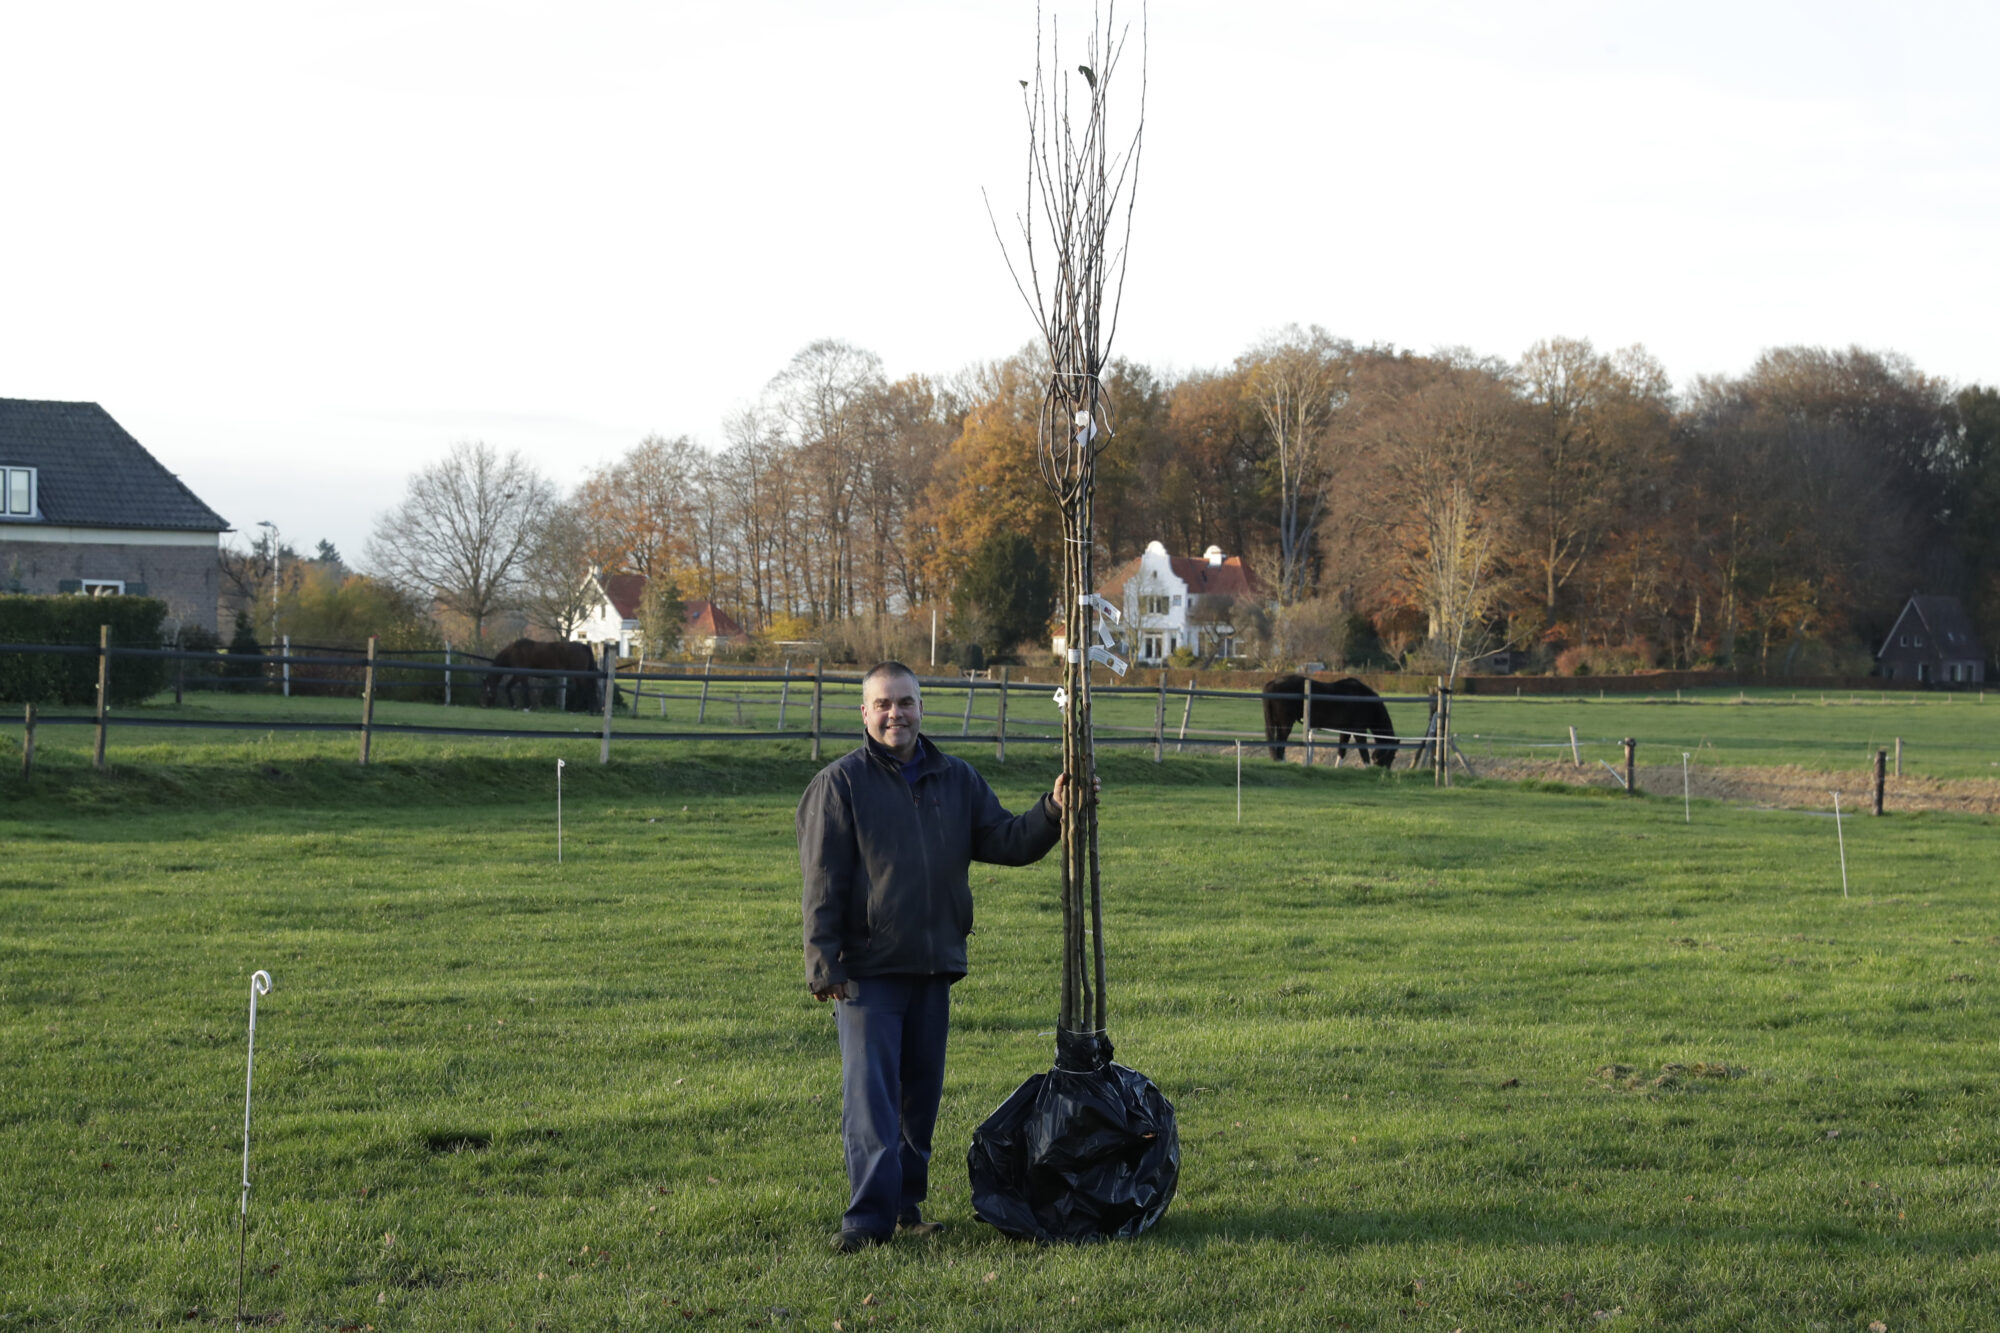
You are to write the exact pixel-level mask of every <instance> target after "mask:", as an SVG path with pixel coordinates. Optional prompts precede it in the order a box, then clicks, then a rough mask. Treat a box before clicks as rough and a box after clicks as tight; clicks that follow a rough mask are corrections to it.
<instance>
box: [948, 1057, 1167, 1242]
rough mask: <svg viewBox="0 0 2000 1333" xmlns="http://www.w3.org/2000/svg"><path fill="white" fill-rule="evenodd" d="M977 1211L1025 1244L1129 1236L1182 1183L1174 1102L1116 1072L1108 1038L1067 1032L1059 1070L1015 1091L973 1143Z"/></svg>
mask: <svg viewBox="0 0 2000 1333" xmlns="http://www.w3.org/2000/svg"><path fill="white" fill-rule="evenodd" d="M966 1167H967V1169H968V1171H969V1172H970V1174H971V1177H972V1211H973V1213H974V1214H975V1215H977V1216H978V1218H979V1220H980V1221H982V1222H987V1223H990V1224H991V1225H993V1226H995V1227H998V1228H999V1229H1000V1230H1001V1231H1003V1232H1005V1233H1006V1234H1007V1235H1009V1236H1014V1237H1017V1238H1019V1239H1021V1240H1040V1241H1071V1242H1075V1241H1091V1240H1104V1239H1108V1238H1112V1237H1121V1238H1130V1237H1133V1236H1136V1235H1138V1234H1139V1233H1140V1232H1142V1231H1144V1230H1145V1229H1146V1228H1147V1227H1150V1226H1152V1225H1153V1223H1155V1222H1157V1221H1159V1220H1160V1218H1161V1216H1162V1215H1164V1214H1165V1213H1166V1211H1167V1205H1168V1204H1169V1203H1172V1202H1173V1198H1174V1189H1175V1187H1176V1186H1177V1185H1178V1184H1179V1183H1180V1174H1181V1141H1180V1131H1179V1130H1178V1129H1177V1128H1176V1126H1175V1124H1174V1108H1173V1104H1172V1103H1171V1102H1169V1101H1168V1100H1167V1099H1166V1097H1165V1096H1163V1095H1162V1094H1161V1092H1160V1090H1159V1089H1158V1088H1156V1087H1154V1086H1153V1083H1152V1080H1151V1079H1148V1078H1147V1077H1146V1076H1145V1075H1144V1074H1141V1073H1139V1072H1138V1071H1137V1070H1134V1069H1127V1068H1126V1067H1125V1066H1124V1065H1121V1064H1115V1063H1113V1062H1112V1059H1111V1042H1110V1041H1109V1040H1108V1039H1106V1038H1105V1037H1104V1036H1103V1035H1102V1034H1094V1033H1093V1034H1081V1033H1072V1032H1063V1033H1059V1034H1058V1035H1057V1039H1056V1067H1055V1068H1054V1069H1052V1070H1050V1071H1049V1072H1048V1073H1046V1074H1036V1075H1035V1076H1034V1077H1032V1078H1030V1079H1029V1080H1028V1081H1027V1082H1026V1083H1023V1084H1022V1085H1021V1086H1020V1087H1018V1088H1016V1089H1015V1090H1014V1093H1013V1095H1012V1096H1010V1097H1009V1098H1007V1100H1006V1101H1004V1102H1002V1103H1001V1104H1000V1108H999V1109H998V1110H996V1111H995V1112H994V1113H993V1114H992V1115H990V1116H988V1117H987V1118H986V1123H985V1124H983V1125H981V1126H980V1127H979V1128H978V1129H977V1130H976V1131H974V1133H973V1135H972V1151H971V1152H970V1153H968V1154H967V1156H966Z"/></svg>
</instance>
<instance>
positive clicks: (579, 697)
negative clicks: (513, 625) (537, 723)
mask: <svg viewBox="0 0 2000 1333" xmlns="http://www.w3.org/2000/svg"><path fill="white" fill-rule="evenodd" d="M493 665H494V666H496V667H505V668H507V670H505V671H493V672H489V673H488V674H487V677H486V683H485V684H484V685H483V686H481V687H480V692H479V702H480V703H481V705H483V706H484V707H487V708H491V707H492V706H493V705H494V703H496V702H497V701H498V700H499V698H500V696H501V695H502V694H505V695H506V697H507V706H508V707H509V708H522V709H526V708H530V707H533V706H534V705H535V704H536V703H537V702H538V701H539V700H540V698H541V693H542V686H543V684H544V682H546V683H549V684H555V683H557V678H555V677H551V676H524V675H518V674H514V673H517V672H522V671H568V672H570V673H572V674H571V675H570V677H569V686H570V690H569V706H570V708H571V710H573V711H580V712H585V713H594V712H596V711H597V707H598V704H599V703H600V702H601V701H602V700H601V696H600V695H599V694H598V674H599V673H598V667H597V662H596V660H595V659H594V658H593V657H592V656H591V652H590V645H588V644H583V643H571V642H568V641H566V640H565V641H561V642H553V643H552V642H549V641H546V640H543V639H516V640H514V642H512V643H510V644H508V645H507V646H506V647H505V648H502V649H501V650H500V651H499V652H497V653H495V654H494V655H493Z"/></svg>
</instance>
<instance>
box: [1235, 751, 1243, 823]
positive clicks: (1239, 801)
mask: <svg viewBox="0 0 2000 1333" xmlns="http://www.w3.org/2000/svg"><path fill="white" fill-rule="evenodd" d="M1236 822H1237V823H1239V824H1241V823H1242V822H1243V742H1242V741H1238V742H1236Z"/></svg>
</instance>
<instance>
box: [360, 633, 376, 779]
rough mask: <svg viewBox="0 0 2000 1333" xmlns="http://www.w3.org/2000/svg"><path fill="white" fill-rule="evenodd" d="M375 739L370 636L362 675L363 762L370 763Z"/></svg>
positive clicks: (373, 647) (373, 660)
mask: <svg viewBox="0 0 2000 1333" xmlns="http://www.w3.org/2000/svg"><path fill="white" fill-rule="evenodd" d="M374 739H375V636H374V635H373V634H371V635H369V636H368V665H367V666H366V667H364V668H362V675H361V762H362V764H363V765H366V764H367V762H368V749H369V746H370V744H371V743H372V742H373V741H374Z"/></svg>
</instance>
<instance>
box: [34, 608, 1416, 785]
mask: <svg viewBox="0 0 2000 1333" xmlns="http://www.w3.org/2000/svg"><path fill="white" fill-rule="evenodd" d="M292 647H293V645H291V644H289V642H288V643H287V644H286V645H285V651H282V652H279V653H260V654H257V655H254V656H253V655H251V654H247V653H246V654H240V655H234V654H228V653H221V652H196V651H190V650H187V649H181V648H140V647H128V646H120V645H116V644H112V643H110V642H109V641H108V633H107V634H106V635H105V636H103V639H102V641H100V642H99V643H98V644H96V645H86V644H18V643H4V644H0V655H3V654H17V655H34V654H45V655H56V656H69V657H90V658H95V659H96V660H97V665H98V686H97V701H96V707H95V709H94V711H93V712H92V713H90V714H75V715H66V714H60V713H57V714H47V713H44V714H41V715H39V716H38V715H37V714H36V711H35V706H34V705H32V704H31V705H29V706H28V711H27V713H26V714H25V715H24V718H23V725H24V728H25V731H24V742H23V754H24V756H26V757H27V758H26V759H24V767H26V766H27V765H31V763H32V758H31V756H32V753H33V732H34V728H35V727H36V726H37V725H40V726H45V727H46V726H84V725H88V726H91V727H93V728H95V731H96V737H95V747H94V748H95V756H96V765H97V766H98V767H100V768H101V767H103V765H104V752H105V740H106V736H107V734H108V732H109V731H110V729H111V728H112V726H113V725H114V723H115V725H116V726H118V727H138V728H151V729H169V730H171V729H180V728H185V729H191V730H201V731H225V730H255V731H271V732H277V731H284V732H307V733H310V732H324V733H334V734H358V735H359V736H360V739H361V751H360V762H362V763H364V764H365V763H367V762H369V752H370V746H371V741H372V738H373V737H374V736H375V735H377V734H381V735H409V736H461V737H481V736H483V737H491V738H494V739H509V740H519V739H552V738H558V737H562V736H570V737H572V738H573V737H575V736H577V735H579V734H582V733H579V732H576V731H572V732H558V731H552V730H549V729H544V728H525V727H453V726H441V725H427V724H418V723H408V722H403V723H396V722H378V721H376V720H375V717H374V711H375V710H374V703H375V698H376V696H377V694H378V693H380V692H381V691H383V690H388V689H397V688H408V687H410V686H412V685H421V684H423V682H422V680H418V681H414V682H413V681H409V680H400V681H399V680H393V679H385V678H384V674H383V673H387V672H397V673H417V674H418V675H420V676H421V675H425V674H432V675H436V674H442V675H443V677H444V678H445V679H446V680H447V681H449V680H450V679H451V678H452V677H454V676H457V677H461V678H462V677H467V676H471V677H474V678H478V679H480V680H481V681H482V683H485V684H489V685H490V684H492V683H495V682H497V681H498V680H499V679H500V678H510V679H518V680H539V681H553V682H557V683H559V684H561V685H563V686H564V687H565V690H566V689H567V687H568V686H570V685H572V684H574V685H577V686H579V687H581V686H584V685H586V684H589V685H594V686H595V687H596V688H597V689H598V690H599V692H600V695H601V709H600V712H601V717H600V720H599V725H598V727H597V728H595V730H596V732H597V734H598V736H599V739H600V742H601V745H600V761H601V762H606V763H608V762H609V761H610V755H611V745H612V741H613V739H614V736H615V737H616V739H617V741H618V742H619V743H620V744H624V743H626V742H628V741H660V740H673V741H687V740H750V739H756V740H804V741H809V742H810V743H811V745H812V750H813V756H814V757H815V758H818V757H819V754H820V751H821V747H822V746H823V744H824V743H825V742H828V741H834V742H853V741H860V740H862V739H864V736H865V733H863V732H861V731H859V730H845V729H834V728H829V727H827V726H826V725H825V723H824V716H825V712H824V710H825V702H826V695H827V692H828V690H829V688H833V689H840V688H844V687H847V688H851V687H854V686H858V685H859V683H860V682H861V680H862V679H863V673H862V672H860V671H836V672H829V671H828V670H826V667H825V664H824V663H823V662H815V663H814V664H813V668H812V674H811V675H809V676H808V675H805V674H803V673H801V672H795V671H794V670H793V669H792V666H791V664H790V663H789V662H787V663H786V664H785V665H784V666H783V667H781V668H775V669H759V668H745V667H739V668H735V669H725V670H721V671H717V670H716V669H715V664H714V661H713V659H712V658H711V659H710V660H709V661H707V662H705V663H703V664H702V665H701V666H700V667H699V668H696V667H695V666H694V665H693V664H674V665H670V666H665V667H661V666H658V665H655V666H654V667H653V669H651V670H645V669H643V666H644V664H643V663H641V664H638V665H636V666H634V667H632V668H629V669H623V670H621V669H619V667H618V664H617V663H616V661H615V660H614V659H613V657H612V656H611V653H610V651H609V650H608V649H607V650H606V651H605V653H604V655H603V657H602V659H601V660H600V663H599V665H598V667H597V669H595V670H591V671H582V670H578V669H574V668H572V669H561V668H546V667H544V668H524V667H508V666H501V665H498V664H496V663H494V662H493V661H492V660H491V659H487V658H483V657H477V656H475V655H472V654H465V653H456V654H455V653H454V652H453V650H451V649H448V648H447V649H443V650H438V649H417V650H404V651H403V654H402V655H400V656H397V657H384V656H381V655H380V653H379V652H378V649H377V645H376V641H375V640H372V639H371V640H370V641H369V643H368V646H367V647H366V649H365V650H364V649H353V650H349V649H337V648H330V647H327V646H324V645H298V647H301V648H305V649H306V650H307V651H304V652H295V651H292ZM440 655H442V656H443V657H444V658H445V660H443V661H424V660H420V658H421V657H437V656H440ZM119 659H134V660H155V661H169V662H176V663H181V664H185V663H190V662H197V663H203V664H206V665H208V666H210V667H214V668H217V669H218V670H225V671H226V670H227V669H229V668H235V669H237V670H238V671H242V670H243V669H245V668H253V669H255V670H256V671H257V672H258V673H259V674H258V675H257V676H245V675H240V674H236V675H232V674H198V675H195V676H193V677H190V676H188V674H187V673H186V671H185V669H183V670H181V671H179V672H177V673H175V676H174V698H175V703H176V704H180V703H182V702H183V691H184V690H185V688H186V686H187V685H188V684H190V683H193V684H196V685H205V684H213V685H221V686H237V687H239V688H241V687H250V688H256V687H257V686H260V685H264V686H268V685H269V684H271V683H272V682H270V681H269V680H266V679H264V678H263V677H264V676H265V674H266V673H271V672H278V673H281V679H282V682H283V686H284V692H285V695H286V697H290V693H291V686H293V685H319V684H334V685H341V686H354V685H358V686H359V688H360V692H361V710H360V712H361V716H360V718H359V719H358V720H356V721H351V722H350V721H315V720H299V719H272V718H244V719H233V718H190V717H159V716H134V715H132V714H129V713H124V712H119V713H116V714H114V712H113V710H112V709H111V708H110V707H109V705H108V703H107V700H108V699H109V697H110V684H109V682H110V681H111V680H112V679H113V665H114V663H115V662H116V661H117V660H119ZM328 667H332V668H339V669H342V670H344V671H346V672H349V673H351V674H350V675H348V676H345V677H324V676H304V675H295V674H294V668H328ZM919 680H920V682H921V683H922V684H923V685H924V686H926V687H927V688H931V689H933V690H939V689H942V690H959V691H963V692H964V696H965V703H964V707H963V709H962V710H960V712H959V717H958V722H959V728H958V736H957V737H956V738H954V737H952V736H951V735H950V734H949V732H948V730H945V729H944V728H943V727H940V728H938V729H934V730H932V731H931V732H930V733H929V734H931V735H932V736H933V737H934V738H936V739H943V740H951V739H959V740H971V741H979V742H984V741H987V740H991V741H992V742H993V744H994V746H995V753H996V757H998V758H1000V759H1001V760H1003V761H1004V759H1005V757H1006V746H1007V744H1008V742H1010V741H1011V742H1013V743H1015V744H1025V745H1040V744H1054V743H1056V742H1057V741H1059V740H1060V739H1061V735H1060V726H1061V724H1060V722H1059V721H1058V720H1056V719H1053V718H1052V719H1050V720H1049V721H1047V722H1037V721H1034V720H1031V719H1025V718H1023V717H1022V716H1021V715H1020V713H1019V712H1018V711H1016V712H1015V713H1014V715H1013V716H1012V717H1011V718H1010V717H1009V702H1010V700H1011V699H1016V698H1019V697H1021V695H1022V694H1023V692H1024V691H1025V692H1027V693H1028V694H1030V695H1034V694H1039V693H1041V692H1042V691H1044V690H1050V689H1051V688H1052V683H1037V682H1033V681H1028V680H1019V681H1017V680H1013V679H1011V678H1010V675H1009V673H1008V672H1007V671H1005V670H1003V671H1001V672H1000V674H999V676H998V678H997V679H996V678H993V677H991V676H988V677H984V678H972V677H947V678H940V677H931V678H925V677H921V676H920V677H919ZM753 685H754V686H763V687H772V686H775V687H776V688H777V690H778V698H777V708H778V722H777V726H776V727H775V728H774V729H771V730H758V729H755V728H749V729H744V730H737V731H719V730H697V731H689V730H659V729H644V730H642V729H637V728H628V729H625V730H616V729H614V727H613V718H614V716H615V714H616V712H617V707H616V705H617V700H618V691H619V690H620V689H621V688H623V689H625V690H626V691H628V692H629V694H630V697H631V708H632V714H633V716H634V717H636V716H637V714H638V710H639V708H640V706H641V704H642V702H643V701H645V700H646V699H652V700H654V701H655V702H656V703H657V705H658V707H659V710H660V716H661V718H662V719H664V718H665V715H666V708H667V705H668V704H669V703H670V702H671V703H677V704H681V705H691V706H692V707H693V708H694V710H695V719H694V720H695V722H696V725H697V726H705V725H706V723H707V713H708V710H709V708H710V707H711V706H713V705H716V704H721V705H725V706H729V705H733V706H734V708H735V710H736V715H737V721H738V724H739V726H740V725H741V724H742V717H743V708H744V706H745V704H746V703H753V702H754V703H756V704H758V705H765V706H767V705H768V704H769V703H770V700H769V699H768V698H766V697H760V698H758V699H755V700H749V699H746V698H745V696H744V694H743V692H742V691H741V690H740V689H739V690H738V691H737V692H736V693H735V694H734V695H733V696H730V695H721V696H718V694H717V693H716V687H717V686H723V687H729V686H739V687H740V686H753ZM648 687H651V688H648ZM794 687H797V688H798V690H799V691H800V692H801V694H804V693H805V692H806V691H808V690H809V691H810V698H809V700H808V699H806V698H801V699H800V700H799V703H800V704H801V705H805V706H807V707H808V710H809V711H808V716H809V718H810V724H809V726H808V727H807V728H805V729H800V728H797V727H796V726H794V727H787V726H786V725H785V722H786V715H787V711H788V709H789V708H790V707H791V706H792V701H791V694H792V691H793V689H794ZM1092 693H1093V695H1098V696H1104V697H1106V698H1117V697H1121V696H1122V697H1128V698H1148V699H1152V700H1153V701H1154V702H1155V705H1156V706H1155V708H1154V709H1153V719H1152V724H1151V725H1150V726H1145V725H1136V724H1134V725H1126V724H1119V723H1115V722H1109V721H1105V720H1103V719H1101V718H1094V730H1095V732H1096V734H1097V737H1098V742H1099V744H1102V745H1107V746H1114V747H1116V746H1143V745H1151V746H1152V747H1153V757H1154V761H1155V762H1159V761H1160V760H1161V758H1162V756H1163V755H1164V753H1165V748H1166V745H1167V743H1168V740H1169V736H1168V732H1169V727H1168V723H1167V707H1166V703H1167V700H1168V699H1169V697H1171V698H1173V699H1175V700H1179V701H1181V704H1182V711H1181V718H1180V723H1179V726H1178V727H1177V728H1175V729H1173V735H1172V743H1173V745H1174V747H1175V750H1176V751H1177V752H1180V751H1184V750H1186V749H1187V748H1188V747H1193V748H1195V749H1196V750H1202V749H1221V750H1228V749H1231V748H1240V747H1241V746H1242V745H1243V744H1244V743H1245V742H1254V743H1257V744H1264V743H1266V740H1267V738H1266V735H1265V733H1264V732H1263V731H1261V730H1256V731H1250V730H1234V729H1228V728H1221V727H1201V728H1198V729H1196V728H1193V727H1192V726H1191V721H1192V715H1193V711H1194V705H1195V702H1196V701H1197V700H1199V699H1207V700H1227V701H1232V702H1234V703H1237V704H1243V705H1253V704H1254V705H1256V706H1259V707H1261V705H1262V703H1263V702H1264V700H1265V699H1266V698H1267V697H1270V698H1286V699H1298V700H1304V699H1306V698H1308V697H1309V696H1308V695H1307V693H1305V692H1303V691H1302V692H1300V693H1298V694H1289V695H1272V696H1265V695H1263V694H1262V693H1261V692H1253V691H1244V690H1222V689H1204V688H1200V687H1198V686H1196V685H1195V684H1194V683H1193V681H1192V680H1190V682H1189V683H1188V684H1187V685H1186V686H1184V687H1180V688H1172V687H1170V686H1169V685H1168V684H1167V682H1166V678H1165V676H1164V674H1163V675H1162V676H1161V679H1160V681H1159V683H1158V684H1156V685H1152V686H1145V685H1111V684H1104V685H1093V686H1092ZM982 694H983V695H986V696H988V697H991V698H993V699H994V700H995V701H996V702H997V711H991V712H989V711H984V710H979V711H975V702H974V701H975V699H977V698H978V697H979V696H981V695H982ZM1447 695H1448V691H1445V692H1441V693H1440V694H1439V695H1435V696H1420V695H1398V696H1391V697H1389V698H1387V699H1385V700H1383V702H1385V703H1426V704H1429V705H1430V706H1431V708H1432V711H1433V715H1434V717H1435V715H1436V714H1437V711H1438V708H1437V701H1438V699H1440V698H1443V697H1446V696H1447ZM1317 697H1318V698H1320V699H1325V698H1328V697H1329V696H1326V695H1319V696H1317ZM1333 697H1343V696H1333ZM933 716H938V715H936V714H934V715H933ZM942 720H943V719H942V718H941V719H940V721H941V722H942ZM975 722H977V723H979V724H980V725H981V731H980V732H978V733H976V734H975V733H974V732H973V730H972V727H973V724H974V723H975ZM989 727H990V730H988V729H987V728H989ZM1435 730H1436V726H1435V722H1434V724H1433V726H1432V728H1431V729H1430V730H1429V731H1427V732H1426V733H1425V735H1423V736H1420V737H1409V736H1401V737H1393V738H1392V737H1381V738H1379V739H1375V740H1374V741H1373V743H1372V744H1371V747H1370V748H1379V749H1383V750H1396V751H1403V750H1412V749H1413V750H1416V751H1418V752H1419V755H1420V757H1421V752H1423V751H1425V750H1429V749H1434V748H1435V746H1434V745H1433V735H1432V733H1433V732H1435ZM1326 744H1327V742H1326V741H1325V740H1322V739H1321V738H1320V736H1319V735H1318V734H1317V733H1316V729H1314V728H1312V727H1307V728H1306V730H1305V738H1304V741H1303V748H1304V750H1305V755H1306V761H1307V763H1309V764H1310V763H1312V762H1313V760H1314V757H1315V751H1316V749H1318V748H1324V747H1325V746H1326ZM1343 753H1344V749H1343ZM1413 762H1415V761H1413Z"/></svg>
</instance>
